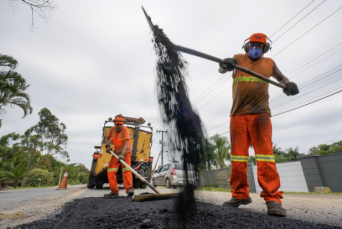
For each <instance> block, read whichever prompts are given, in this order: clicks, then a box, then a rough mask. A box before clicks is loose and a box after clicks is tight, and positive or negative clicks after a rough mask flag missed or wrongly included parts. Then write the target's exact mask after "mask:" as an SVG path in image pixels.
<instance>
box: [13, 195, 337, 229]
mask: <svg viewBox="0 0 342 229" xmlns="http://www.w3.org/2000/svg"><path fill="white" fill-rule="evenodd" d="M174 205H175V200H174V199H169V200H156V201H145V202H132V199H131V198H129V197H120V198H117V199H103V198H101V197H87V198H82V199H75V200H74V201H72V202H69V203H67V204H66V205H64V207H63V208H62V209H61V211H59V212H58V213H57V214H54V215H50V217H49V218H45V219H41V220H39V221H34V222H31V223H28V224H24V225H20V226H18V227H15V228H25V229H26V228H38V229H39V228H310V229H311V228H320V229H321V228H340V227H334V226H329V225H324V224H316V223H312V222H305V221H301V220H294V219H289V218H279V217H274V216H268V215H267V214H261V213H257V212H252V211H249V210H244V209H235V208H227V207H223V206H219V205H214V204H210V203H204V202H201V201H196V210H197V211H196V214H194V215H193V216H191V217H188V218H185V219H182V218H179V217H177V216H176V214H175V212H174Z"/></svg>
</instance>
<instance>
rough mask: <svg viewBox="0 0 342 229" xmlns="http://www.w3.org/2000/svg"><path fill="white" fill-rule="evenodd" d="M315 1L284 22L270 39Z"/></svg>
mask: <svg viewBox="0 0 342 229" xmlns="http://www.w3.org/2000/svg"><path fill="white" fill-rule="evenodd" d="M314 1H315V0H313V1H312V2H310V3H309V4H308V5H306V6H305V7H304V8H303V9H302V10H301V11H299V12H298V13H297V14H296V15H295V16H294V17H292V18H291V19H290V20H289V21H288V22H286V23H285V24H284V25H283V26H282V27H280V29H278V30H277V31H276V32H275V33H273V34H272V35H271V36H270V37H272V36H274V34H276V33H278V32H279V30H281V29H282V28H284V27H285V26H286V25H287V24H288V23H289V22H290V21H292V20H293V19H294V18H295V17H297V15H298V14H300V13H301V12H302V11H303V10H305V9H306V8H307V7H308V6H309V5H311V3H313V2H314Z"/></svg>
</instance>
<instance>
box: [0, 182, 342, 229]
mask: <svg viewBox="0 0 342 229" xmlns="http://www.w3.org/2000/svg"><path fill="white" fill-rule="evenodd" d="M157 189H158V190H159V191H160V192H161V193H169V192H178V191H180V189H166V188H165V187H157ZM108 192H109V188H108V186H105V187H104V188H103V189H102V190H97V189H87V188H86V187H85V185H75V186H70V185H69V186H68V189H67V190H56V188H40V189H20V190H5V191H0V202H1V205H0V228H3V227H4V228H5V227H8V226H15V225H20V224H22V223H27V222H31V221H34V220H37V219H39V218H42V217H44V216H46V215H47V214H53V213H54V212H56V211H57V210H58V209H60V208H61V206H63V204H64V203H66V202H69V201H72V200H73V199H75V198H86V197H102V196H103V194H105V193H108ZM143 192H150V193H153V191H152V190H150V189H149V188H147V189H142V190H140V189H138V190H135V194H136V195H138V194H140V193H143ZM120 195H126V194H125V190H124V189H123V188H121V189H120ZM196 195H197V198H198V199H199V200H200V201H203V202H207V203H212V204H217V205H221V204H222V203H223V202H224V201H226V200H228V199H230V197H231V194H230V193H223V192H206V191H200V192H197V194H196ZM251 197H252V199H253V203H252V204H250V205H247V206H242V207H241V208H243V209H245V210H248V211H254V212H259V213H262V214H266V205H265V203H264V201H263V199H262V198H260V197H259V194H255V193H252V194H251ZM283 206H284V207H285V208H286V209H287V213H288V218H289V219H299V220H303V221H307V222H312V223H321V224H327V225H332V226H337V227H341V228H342V196H335V195H312V194H285V195H284V200H283Z"/></svg>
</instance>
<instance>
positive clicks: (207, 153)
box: [202, 139, 216, 170]
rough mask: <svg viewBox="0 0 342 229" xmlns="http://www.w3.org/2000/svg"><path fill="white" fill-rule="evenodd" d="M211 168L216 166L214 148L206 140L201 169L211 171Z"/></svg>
mask: <svg viewBox="0 0 342 229" xmlns="http://www.w3.org/2000/svg"><path fill="white" fill-rule="evenodd" d="M212 166H216V159H215V146H214V144H212V143H211V142H210V141H209V140H208V139H207V140H206V141H205V146H204V162H203V165H202V167H203V169H207V170H211V168H212Z"/></svg>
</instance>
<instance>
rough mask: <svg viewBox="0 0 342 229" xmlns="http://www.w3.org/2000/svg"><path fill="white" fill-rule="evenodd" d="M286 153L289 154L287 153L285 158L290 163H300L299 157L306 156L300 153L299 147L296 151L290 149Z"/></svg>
mask: <svg viewBox="0 0 342 229" xmlns="http://www.w3.org/2000/svg"><path fill="white" fill-rule="evenodd" d="M286 151H287V153H286V156H285V157H286V159H287V160H288V161H298V160H299V159H298V156H300V155H304V154H302V153H299V151H298V147H296V148H295V149H293V148H289V149H287V150H286Z"/></svg>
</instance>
